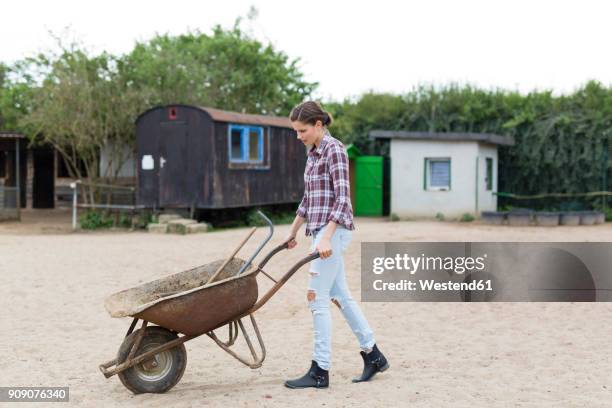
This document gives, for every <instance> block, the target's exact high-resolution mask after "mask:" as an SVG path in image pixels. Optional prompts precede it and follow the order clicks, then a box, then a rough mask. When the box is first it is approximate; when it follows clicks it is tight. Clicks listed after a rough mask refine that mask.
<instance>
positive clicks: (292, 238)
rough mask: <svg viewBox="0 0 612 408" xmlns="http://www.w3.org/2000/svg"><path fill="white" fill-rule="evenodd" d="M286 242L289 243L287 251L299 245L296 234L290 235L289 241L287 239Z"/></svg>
mask: <svg viewBox="0 0 612 408" xmlns="http://www.w3.org/2000/svg"><path fill="white" fill-rule="evenodd" d="M285 242H286V243H287V249H293V248H295V247H296V245H297V241H296V240H295V234H289V235H288V236H287V239H285Z"/></svg>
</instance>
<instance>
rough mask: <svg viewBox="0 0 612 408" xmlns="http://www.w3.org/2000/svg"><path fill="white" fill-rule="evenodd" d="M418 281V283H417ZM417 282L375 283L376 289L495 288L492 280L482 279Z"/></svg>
mask: <svg viewBox="0 0 612 408" xmlns="http://www.w3.org/2000/svg"><path fill="white" fill-rule="evenodd" d="M417 282H418V283H417ZM417 282H414V281H411V280H406V279H402V280H401V281H398V282H383V281H382V280H381V279H377V280H375V281H374V283H373V285H372V286H373V287H374V290H377V291H381V290H382V291H384V290H407V291H412V290H429V291H431V290H438V291H446V290H448V291H455V290H470V291H485V290H487V291H490V290H493V287H492V286H491V280H490V279H487V280H484V279H480V280H473V281H471V282H452V281H448V282H436V281H434V280H432V279H419V280H418V281H417Z"/></svg>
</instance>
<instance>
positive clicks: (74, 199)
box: [70, 181, 78, 231]
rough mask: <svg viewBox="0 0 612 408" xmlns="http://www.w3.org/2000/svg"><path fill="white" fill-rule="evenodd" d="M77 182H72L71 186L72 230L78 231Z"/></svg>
mask: <svg viewBox="0 0 612 408" xmlns="http://www.w3.org/2000/svg"><path fill="white" fill-rule="evenodd" d="M77 182H78V181H75V182H73V183H70V188H71V189H72V230H73V231H76V229H77V204H78V199H77Z"/></svg>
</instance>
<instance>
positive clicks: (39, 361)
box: [0, 219, 612, 407]
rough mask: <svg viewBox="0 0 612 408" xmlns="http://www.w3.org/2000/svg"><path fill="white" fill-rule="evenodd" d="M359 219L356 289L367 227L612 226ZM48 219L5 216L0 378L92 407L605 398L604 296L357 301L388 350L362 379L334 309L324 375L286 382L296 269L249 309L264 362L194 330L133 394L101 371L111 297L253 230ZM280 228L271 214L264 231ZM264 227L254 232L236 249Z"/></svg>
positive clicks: (468, 235) (291, 365)
mask: <svg viewBox="0 0 612 408" xmlns="http://www.w3.org/2000/svg"><path fill="white" fill-rule="evenodd" d="M356 224H357V228H358V229H357V230H356V231H355V234H354V239H353V242H352V243H351V245H350V248H349V250H348V253H347V255H346V263H347V274H348V277H349V284H350V286H351V288H352V290H353V293H354V294H355V296H356V297H359V291H358V289H359V268H360V256H359V253H360V245H359V243H360V242H361V241H612V224H611V223H608V224H607V225H599V226H583V227H556V228H550V229H547V228H535V227H531V228H511V227H492V226H484V225H479V224H460V223H440V222H393V223H391V222H382V221H377V220H371V219H357V220H356ZM44 228H45V227H44V226H41V225H40V224H37V223H36V222H30V223H28V222H26V224H25V226H23V227H19V226H16V225H15V224H0V253H1V256H0V276H1V278H2V281H1V284H0V287H1V293H0V296H1V298H0V299H1V300H0V302H1V303H0V306H1V307H0V321H1V322H2V329H1V332H0V333H1V334H0V338H1V340H0V353H1V356H2V357H1V358H0V386H69V387H70V405H75V406H91V407H102V406H105V407H106V406H122V407H123V406H147V407H168V406H172V407H190V406H221V405H225V406H232V407H242V406H270V407H272V406H289V405H291V406H321V405H325V406H332V407H336V406H338V407H341V406H357V405H364V406H377V407H379V406H413V407H442V406H449V407H540V406H550V407H560V406H562V407H609V406H612V357H611V355H612V354H611V353H610V351H611V349H612V346H611V343H610V337H611V335H612V305H610V304H603V303H601V304H570V303H565V304H561V303H548V304H535V303H531V304H528V303H490V304H486V303H476V304H460V303H362V307H363V309H364V312H365V314H366V316H367V317H368V319H369V321H370V323H371V325H372V327H373V329H374V331H375V333H376V338H377V342H378V344H379V345H380V347H381V349H382V350H383V351H384V352H385V354H386V355H387V357H388V359H389V361H390V363H391V368H390V369H389V370H388V371H387V372H385V373H384V374H382V375H379V376H378V377H377V378H376V379H375V380H374V381H372V382H370V383H365V384H352V383H351V382H350V379H351V378H352V377H353V376H354V375H356V374H358V373H359V372H360V370H361V358H360V356H359V354H358V351H359V350H358V345H357V341H356V339H355V338H354V337H353V335H352V333H351V332H350V330H349V328H348V326H347V325H346V324H345V323H344V320H343V319H342V316H341V314H340V313H339V312H338V311H337V310H335V308H334V311H333V319H334V338H333V349H334V351H333V363H332V364H333V366H332V370H331V386H330V388H329V389H327V390H289V389H286V388H285V387H283V385H282V383H283V380H284V379H286V378H292V377H295V376H297V375H302V374H303V372H304V371H305V370H306V368H307V367H308V366H309V364H310V357H311V345H312V338H311V330H312V328H311V315H310V312H309V310H308V308H307V302H306V299H305V292H306V284H307V273H306V268H304V269H302V270H301V271H300V272H298V274H296V276H294V278H293V279H292V280H290V281H289V283H288V284H287V285H286V286H285V287H283V288H282V289H281V290H280V291H279V292H278V294H277V295H276V296H274V297H273V298H272V299H271V300H270V302H269V303H268V304H266V305H265V306H264V307H263V308H262V309H261V310H260V311H259V312H257V319H258V322H259V325H260V329H261V331H262V333H263V337H264V340H265V342H266V348H267V351H268V356H267V359H266V361H265V362H264V365H263V367H261V368H260V369H256V370H251V369H249V368H247V367H245V366H243V365H242V364H240V363H239V362H238V361H236V360H234V359H233V358H231V357H230V356H229V355H227V354H225V353H224V352H223V351H222V350H221V349H220V348H218V347H217V346H216V345H215V344H214V343H213V342H212V341H211V340H210V339H208V338H207V337H202V338H198V339H195V340H193V341H191V342H188V343H186V348H187V353H188V364H187V369H186V371H185V375H184V376H183V379H182V380H181V382H180V383H179V384H178V385H177V386H176V387H175V388H173V389H172V390H171V391H170V392H168V393H166V394H163V395H152V394H147V395H133V394H131V393H130V392H129V391H128V390H127V389H125V388H124V387H123V386H122V385H121V383H120V382H119V380H118V379H117V378H116V377H113V378H110V379H108V380H107V379H105V378H104V377H103V376H102V374H101V373H100V372H99V371H98V364H100V363H101V362H103V361H106V360H109V359H112V358H114V356H115V354H116V352H117V349H118V347H119V345H120V343H121V341H122V337H123V335H124V333H125V331H126V329H127V327H128V325H129V323H130V320H129V319H112V318H110V317H109V316H108V314H107V313H106V311H105V310H104V307H103V302H104V299H105V297H106V296H108V295H109V294H112V293H114V292H116V291H119V290H122V289H126V288H129V287H132V286H135V285H138V284H140V283H143V282H146V281H150V280H153V279H156V278H159V277H163V276H166V275H169V274H172V273H175V272H179V271H182V270H185V269H187V268H191V267H194V266H197V265H199V264H203V263H207V262H210V261H212V260H216V259H221V258H223V257H224V256H226V255H227V254H228V251H229V250H230V249H231V248H232V247H233V245H235V243H237V242H239V241H240V240H241V239H242V237H243V236H244V235H245V234H246V231H247V230H246V229H235V230H225V231H219V232H212V233H208V234H200V235H187V236H175V235H150V234H147V233H142V232H113V233H109V232H104V233H65V232H63V231H64V230H62V229H61V228H60V229H55V230H54V229H53V228H51V229H49V228H47V229H44ZM287 231H288V227H287V226H280V227H278V228H277V232H276V234H275V237H274V238H273V241H272V244H277V243H280V242H281V241H282V238H283V237H284V236H285V235H286V233H287ZM264 234H265V232H264V231H263V230H261V231H258V232H257V233H256V235H255V236H254V239H253V240H252V241H251V242H250V243H249V244H247V247H246V251H243V252H241V254H245V253H249V252H250V250H252V249H254V248H255V246H256V243H257V242H258V241H259V240H260V239H261V238H262V237H263V236H264ZM299 242H300V245H299V246H298V247H297V248H296V249H295V250H292V251H289V252H286V253H284V254H282V255H278V256H277V257H276V258H274V259H273V260H272V261H271V263H270V264H269V267H268V268H266V269H267V270H268V271H269V272H270V273H271V274H272V275H274V276H280V275H281V274H282V273H283V272H284V271H285V270H286V269H287V268H288V267H289V266H290V265H291V264H292V263H294V262H296V261H297V260H298V259H300V258H301V257H302V256H304V255H305V253H306V251H307V250H308V246H307V244H308V241H307V239H306V238H305V237H301V238H300V239H299ZM269 245H270V246H269V247H271V244H269ZM263 287H265V284H263V282H262V285H261V288H263ZM223 334H224V335H225V333H223ZM0 405H1V404H0ZM6 405H8V404H6ZM49 405H51V406H58V405H56V404H49ZM11 406H12V405H11ZM35 406H37V407H40V406H43V404H36V405H35Z"/></svg>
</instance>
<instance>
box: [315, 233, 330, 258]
mask: <svg viewBox="0 0 612 408" xmlns="http://www.w3.org/2000/svg"><path fill="white" fill-rule="evenodd" d="M317 251H318V252H319V256H320V257H321V259H325V258H328V257H330V256H331V254H332V246H331V240H330V239H329V238H327V237H323V238H321V241H319V245H317Z"/></svg>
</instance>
